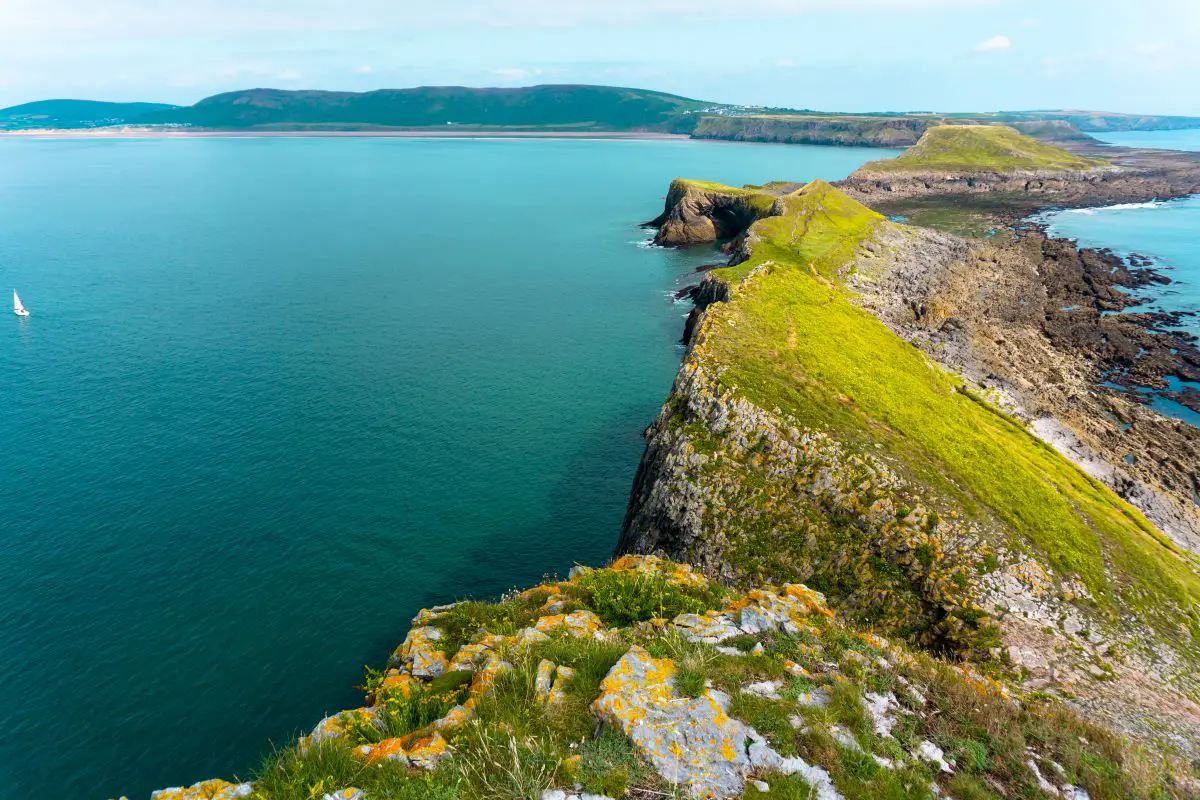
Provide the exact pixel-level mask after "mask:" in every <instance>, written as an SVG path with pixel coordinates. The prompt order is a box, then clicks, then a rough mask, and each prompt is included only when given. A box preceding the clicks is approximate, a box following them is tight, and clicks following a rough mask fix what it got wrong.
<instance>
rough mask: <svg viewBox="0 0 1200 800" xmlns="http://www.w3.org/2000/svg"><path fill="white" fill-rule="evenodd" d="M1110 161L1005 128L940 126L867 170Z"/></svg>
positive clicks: (1020, 168) (1088, 165)
mask: <svg viewBox="0 0 1200 800" xmlns="http://www.w3.org/2000/svg"><path fill="white" fill-rule="evenodd" d="M1107 163H1108V162H1106V161H1103V160H1101V159H1096V158H1086V157H1084V156H1077V155H1075V154H1074V153H1071V152H1068V151H1066V150H1064V149H1062V148H1061V147H1055V146H1054V145H1052V144H1047V143H1045V142H1040V141H1038V140H1037V139H1034V138H1032V137H1030V136H1025V135H1024V134H1021V133H1018V132H1017V131H1015V130H1013V129H1012V128H1008V127H1004V126H1001V125H939V126H937V127H933V128H930V129H929V130H928V131H926V132H925V135H923V136H922V137H921V139H920V141H918V142H917V143H916V144H915V145H913V146H912V147H910V148H909V149H908V150H906V151H905V152H904V153H902V154H901V155H900V156H898V157H897V158H894V159H889V160H883V161H873V162H871V163H870V164H867V165H866V166H865V167H863V171H864V172H925V171H930V170H936V171H943V172H1033V171H1075V170H1088V169H1095V168H1097V167H1102V166H1105V165H1106V164H1107Z"/></svg>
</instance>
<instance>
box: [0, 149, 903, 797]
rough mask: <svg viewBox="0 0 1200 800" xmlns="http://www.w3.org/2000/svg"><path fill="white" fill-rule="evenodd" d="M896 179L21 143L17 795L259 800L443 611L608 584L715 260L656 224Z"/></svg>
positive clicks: (11, 324)
mask: <svg viewBox="0 0 1200 800" xmlns="http://www.w3.org/2000/svg"><path fill="white" fill-rule="evenodd" d="M884 154H885V153H884V152H883V151H878V150H867V149H840V148H813V147H799V146H791V147H783V146H763V145H739V144H718V143H698V142H678V141H657V142H633V141H615V142H601V141H453V140H428V141H420V140H383V139H191V140H128V141H102V140H94V141H93V140H62V141H54V140H16V141H14V140H5V141H0V209H3V212H2V214H0V288H3V289H5V290H7V289H8V287H9V286H15V287H16V288H17V289H18V290H20V292H21V296H22V299H23V300H24V301H25V304H26V305H27V306H28V307H29V309H30V310H31V312H32V315H33V316H32V317H31V318H29V319H28V320H24V321H22V320H19V319H17V318H16V317H14V316H12V315H9V314H7V313H5V314H4V315H3V316H0V323H3V324H0V375H3V378H2V379H0V407H2V408H3V413H0V440H2V441H3V442H4V446H3V447H0V517H2V518H3V525H0V586H2V587H3V592H2V593H0V643H2V644H0V676H2V677H0V731H3V732H4V735H3V736H0V797H3V798H4V800H25V799H26V798H34V797H38V798H41V797H64V798H65V797H72V798H73V797H80V798H84V797H96V798H104V797H108V796H116V795H118V794H120V793H127V794H129V796H130V797H131V798H133V800H142V798H144V797H146V796H147V794H148V793H149V791H150V790H151V789H153V788H159V787H163V786H169V785H178V784H184V783H190V782H193V781H195V780H198V779H201V778H207V777H214V776H222V777H232V776H233V775H235V774H240V775H243V776H246V775H247V774H248V772H249V770H250V768H251V767H252V766H253V765H254V764H256V763H257V762H258V760H259V758H260V756H261V755H262V754H263V752H264V751H265V750H266V749H267V748H268V747H269V746H270V742H272V741H274V742H277V743H284V742H286V741H287V740H288V738H289V737H290V735H291V734H293V733H294V732H296V731H298V730H300V729H307V728H310V727H311V726H312V725H313V724H314V723H315V722H317V721H318V720H319V719H320V717H321V716H322V715H323V714H324V713H325V712H327V711H335V710H338V709H340V708H344V707H351V706H353V705H356V704H357V701H358V700H359V699H360V698H359V697H358V696H357V695H356V693H355V692H354V691H353V689H352V688H351V686H352V684H353V683H354V682H356V680H357V679H358V678H359V677H360V676H361V667H362V665H363V664H364V663H371V664H375V665H378V664H380V663H381V662H382V661H383V660H384V659H385V657H386V654H387V652H388V651H389V650H390V648H391V647H393V646H394V645H395V644H396V643H398V642H399V640H400V638H401V637H402V636H403V633H404V631H405V629H406V627H407V623H408V619H409V618H410V617H411V616H412V614H413V613H414V612H415V611H416V609H417V608H419V607H420V606H422V605H428V604H432V603H436V602H443V601H446V600H448V599H453V598H456V597H462V596H465V595H490V594H495V593H498V592H501V591H503V590H505V589H507V588H509V587H512V586H516V585H527V584H530V583H531V582H534V581H536V580H537V579H538V578H539V577H540V576H541V575H542V574H543V573H546V572H560V573H562V572H565V571H566V570H567V568H569V567H570V566H571V564H572V563H573V562H574V561H576V560H579V561H590V562H598V561H601V560H603V559H604V558H605V557H606V556H607V555H608V554H609V552H610V550H611V548H612V546H613V544H614V543H615V541H616V536H617V534H618V532H619V528H620V524H621V519H622V516H623V514H624V510H625V502H626V498H627V494H628V491H629V488H630V485H631V482H632V478H633V473H634V470H635V468H636V465H637V460H638V457H639V455H640V453H641V449H642V441H641V438H640V433H641V431H642V429H643V428H644V427H645V426H646V425H647V424H649V422H650V421H651V420H652V419H653V417H654V415H655V413H656V412H657V410H658V407H659V405H660V403H661V402H662V399H663V398H664V396H665V394H666V392H667V391H668V389H669V387H670V383H671V380H672V377H673V375H674V372H675V369H676V366H677V364H678V358H679V354H680V351H679V349H678V346H677V344H676V341H677V339H678V338H679V335H680V333H681V331H682V326H683V314H684V313H685V312H686V308H685V307H683V306H681V305H673V304H672V303H671V302H670V301H669V299H668V296H667V295H668V293H669V292H670V291H671V290H672V289H675V288H678V286H679V285H680V282H681V280H682V279H683V278H685V276H686V275H687V273H688V272H690V270H691V269H692V268H694V267H695V266H696V265H697V264H700V263H705V262H706V261H711V260H712V259H713V254H712V252H711V250H708V249H701V250H700V251H692V252H673V251H665V250H656V249H648V248H645V247H639V246H638V245H637V243H638V242H639V241H641V240H644V238H645V232H643V231H641V230H639V229H638V228H637V223H639V222H641V221H643V220H646V219H648V218H650V217H653V216H654V215H655V214H657V213H658V211H659V210H660V209H661V202H662V197H663V195H664V194H665V192H666V188H667V182H668V181H669V180H670V179H671V178H673V177H676V176H692V177H701V178H706V179H712V180H721V181H726V182H731V183H736V184H740V183H745V182H755V183H758V182H763V181H766V180H772V179H787V180H804V179H810V178H817V177H821V178H829V179H833V178H838V177H841V176H844V175H845V174H847V173H849V172H850V171H852V170H853V169H854V168H855V167H857V166H858V165H860V164H861V163H863V162H866V161H869V160H871V159H874V158H879V157H881V156H882V155H884ZM5 302H7V301H5Z"/></svg>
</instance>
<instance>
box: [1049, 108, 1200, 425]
mask: <svg viewBox="0 0 1200 800" xmlns="http://www.w3.org/2000/svg"><path fill="white" fill-rule="evenodd" d="M1099 138H1101V139H1103V140H1104V141H1106V142H1111V143H1113V144H1119V145H1122V146H1126V147H1153V148H1160V149H1164V150H1200V130H1187V131H1144V132H1134V133H1123V134H1104V135H1100V136H1099ZM1045 218H1046V220H1047V221H1048V222H1049V223H1050V228H1051V231H1052V232H1053V233H1054V234H1055V235H1057V236H1067V237H1070V238H1072V239H1078V240H1079V241H1080V243H1081V244H1084V245H1086V246H1089V247H1108V248H1111V249H1112V250H1113V251H1114V252H1116V253H1118V254H1120V255H1129V254H1131V253H1139V254H1141V255H1146V256H1150V257H1151V258H1152V259H1154V260H1155V261H1156V262H1157V264H1156V268H1157V269H1160V270H1161V271H1162V272H1164V273H1165V274H1166V275H1168V276H1170V278H1171V280H1172V281H1174V283H1172V284H1171V285H1170V286H1168V287H1166V288H1152V289H1148V290H1146V291H1143V292H1141V293H1140V294H1139V295H1138V296H1139V297H1141V298H1143V299H1144V301H1145V307H1146V308H1160V309H1164V310H1167V311H1187V312H1193V313H1194V314H1198V315H1200V196H1195V195H1194V196H1192V197H1189V198H1186V199H1183V200H1173V201H1170V202H1166V203H1138V204H1128V205H1120V206H1113V207H1111V208H1098V209H1079V210H1072V211H1061V212H1057V213H1054V214H1048V215H1046V217H1045ZM1184 324H1185V326H1186V327H1187V329H1188V330H1189V331H1190V332H1192V333H1193V334H1196V335H1198V336H1200V316H1191V317H1187V318H1185V320H1184ZM1183 385H1184V383H1183V382H1181V381H1177V380H1173V381H1172V388H1174V389H1178V388H1180V387H1181V386H1183ZM1195 388H1197V389H1200V386H1196V387H1195ZM1153 405H1154V406H1155V407H1156V408H1158V409H1159V410H1160V411H1162V412H1164V413H1167V414H1171V415H1172V416H1177V417H1180V418H1183V419H1186V420H1188V421H1189V422H1191V423H1193V424H1196V425H1200V414H1196V413H1195V412H1194V411H1191V410H1189V409H1188V408H1186V407H1184V406H1182V405H1180V404H1178V403H1175V402H1172V401H1171V400H1169V399H1166V398H1155V400H1154V401H1153Z"/></svg>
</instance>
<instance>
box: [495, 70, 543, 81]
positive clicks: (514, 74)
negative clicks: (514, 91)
mask: <svg viewBox="0 0 1200 800" xmlns="http://www.w3.org/2000/svg"><path fill="white" fill-rule="evenodd" d="M538 74H539V71H538V70H536V69H522V68H521V67H500V68H499V69H494V70H492V75H494V76H496V78H497V79H498V80H501V81H504V82H505V83H515V82H517V81H527V80H529V79H530V78H532V77H534V76H535V75H538Z"/></svg>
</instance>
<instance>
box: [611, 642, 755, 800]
mask: <svg viewBox="0 0 1200 800" xmlns="http://www.w3.org/2000/svg"><path fill="white" fill-rule="evenodd" d="M674 674H675V666H674V665H673V664H672V663H671V662H670V661H668V660H665V659H656V658H654V657H653V656H651V655H650V653H648V652H647V651H646V650H644V649H642V648H641V647H637V646H634V647H632V648H630V650H629V652H627V653H626V654H625V655H624V656H622V657H621V660H620V661H618V662H617V663H616V665H615V666H613V668H612V670H611V671H610V672H609V673H608V676H607V677H605V679H604V681H603V682H602V683H601V684H600V697H599V698H597V699H596V701H595V703H593V704H592V710H593V711H594V712H595V713H596V715H597V716H598V717H600V719H602V720H604V721H605V722H607V723H608V724H610V725H613V726H615V727H618V728H620V729H621V730H623V731H624V732H625V734H626V735H627V736H629V738H630V739H631V740H633V742H634V744H636V745H637V747H638V748H639V749H640V750H641V751H642V753H644V754H645V756H646V757H647V758H648V759H649V761H650V762H651V764H653V765H654V768H655V769H656V770H657V771H658V773H659V774H660V775H662V776H663V778H665V779H666V780H667V781H669V782H671V783H674V784H678V785H681V786H684V787H686V789H687V790H688V791H689V792H690V793H691V794H692V795H693V796H696V797H735V796H738V795H740V794H741V792H742V788H743V784H744V778H745V773H746V771H747V770H748V769H749V766H750V760H749V757H748V756H747V754H746V749H745V742H746V739H747V734H748V730H749V729H748V728H747V726H746V724H745V723H743V722H740V721H738V720H736V719H733V718H732V717H730V716H729V715H728V714H727V713H726V711H725V708H724V707H723V704H722V702H721V698H720V695H719V694H718V693H716V692H714V691H712V690H711V689H709V690H706V691H705V692H704V694H702V695H701V696H700V697H696V698H685V697H679V696H678V695H676V693H675V690H674V688H673V687H672V684H671V677H672V676H673V675H674Z"/></svg>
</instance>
